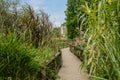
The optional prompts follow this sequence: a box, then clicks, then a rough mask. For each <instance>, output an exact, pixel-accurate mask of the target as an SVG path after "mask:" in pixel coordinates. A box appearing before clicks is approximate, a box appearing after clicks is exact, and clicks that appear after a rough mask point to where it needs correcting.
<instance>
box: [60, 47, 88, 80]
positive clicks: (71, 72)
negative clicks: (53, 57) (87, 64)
mask: <svg viewBox="0 0 120 80" xmlns="http://www.w3.org/2000/svg"><path fill="white" fill-rule="evenodd" d="M62 59H63V65H62V67H61V69H60V71H59V73H58V75H59V76H60V79H58V80H89V79H88V76H87V74H86V73H84V72H83V71H81V70H80V64H81V61H80V60H79V59H78V58H77V57H76V56H75V55H74V54H72V53H71V52H70V50H69V48H65V49H62Z"/></svg>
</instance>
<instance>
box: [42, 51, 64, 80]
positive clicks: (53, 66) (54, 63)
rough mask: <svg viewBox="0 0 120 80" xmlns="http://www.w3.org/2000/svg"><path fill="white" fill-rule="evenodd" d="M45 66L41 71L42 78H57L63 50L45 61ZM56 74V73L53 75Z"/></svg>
mask: <svg viewBox="0 0 120 80" xmlns="http://www.w3.org/2000/svg"><path fill="white" fill-rule="evenodd" d="M43 65H44V67H43V69H42V71H41V73H40V74H41V78H42V79H41V80H55V78H56V77H55V74H57V73H58V71H59V69H60V68H61V66H62V52H61V50H59V51H58V53H57V54H55V55H54V56H53V57H52V58H51V59H50V60H47V61H46V62H44V64H43ZM53 74H54V75H53Z"/></svg>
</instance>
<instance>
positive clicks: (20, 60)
mask: <svg viewBox="0 0 120 80" xmlns="http://www.w3.org/2000/svg"><path fill="white" fill-rule="evenodd" d="M54 53H55V52H54V50H53V49H51V48H49V47H48V48H40V49H35V48H34V47H32V46H29V45H26V44H24V43H22V42H21V41H20V39H18V37H17V36H16V35H14V34H11V35H8V36H7V37H4V36H0V77H1V78H2V79H5V78H7V79H8V78H11V80H36V79H37V78H38V77H37V76H38V75H39V74H38V73H39V72H40V71H41V67H42V66H43V62H44V61H46V60H49V59H50V58H51V56H53V55H54Z"/></svg>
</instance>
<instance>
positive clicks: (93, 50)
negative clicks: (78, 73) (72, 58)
mask: <svg viewBox="0 0 120 80" xmlns="http://www.w3.org/2000/svg"><path fill="white" fill-rule="evenodd" d="M86 6H87V7H86ZM84 7H85V8H84V9H85V11H84V13H85V14H86V15H87V20H86V24H87V27H88V29H87V30H86V32H85V35H89V37H88V42H87V46H86V48H85V50H84V56H85V57H84V62H83V66H84V68H87V69H88V72H89V75H90V78H91V80H120V1H119V0H98V1H96V0H93V1H92V3H91V4H89V3H88V2H85V6H84ZM88 10H89V13H88V12H87V11H88ZM81 26H82V25H81ZM85 35H84V37H85Z"/></svg>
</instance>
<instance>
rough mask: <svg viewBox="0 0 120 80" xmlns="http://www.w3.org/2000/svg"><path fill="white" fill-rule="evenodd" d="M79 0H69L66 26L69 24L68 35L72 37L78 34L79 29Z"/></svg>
mask: <svg viewBox="0 0 120 80" xmlns="http://www.w3.org/2000/svg"><path fill="white" fill-rule="evenodd" d="M76 4H77V0H67V10H66V26H67V36H68V38H70V39H73V38H75V37H76V36H78V34H79V32H78V31H77V29H78V28H79V27H78V24H77V5H76Z"/></svg>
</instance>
